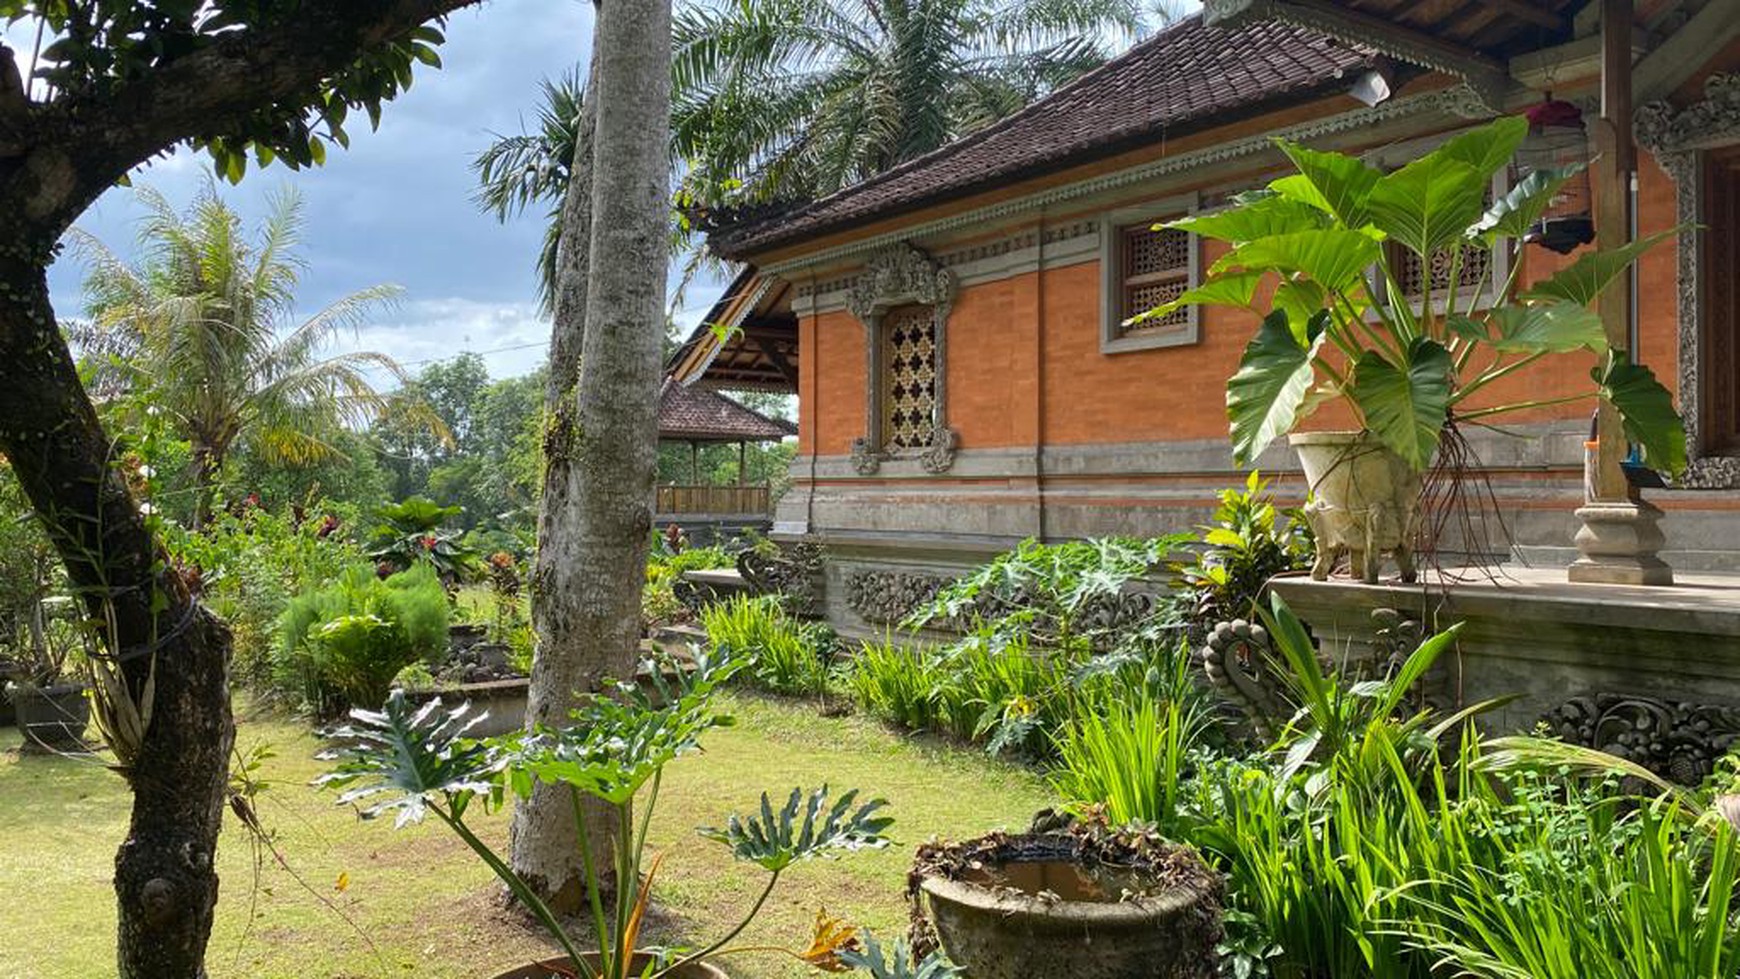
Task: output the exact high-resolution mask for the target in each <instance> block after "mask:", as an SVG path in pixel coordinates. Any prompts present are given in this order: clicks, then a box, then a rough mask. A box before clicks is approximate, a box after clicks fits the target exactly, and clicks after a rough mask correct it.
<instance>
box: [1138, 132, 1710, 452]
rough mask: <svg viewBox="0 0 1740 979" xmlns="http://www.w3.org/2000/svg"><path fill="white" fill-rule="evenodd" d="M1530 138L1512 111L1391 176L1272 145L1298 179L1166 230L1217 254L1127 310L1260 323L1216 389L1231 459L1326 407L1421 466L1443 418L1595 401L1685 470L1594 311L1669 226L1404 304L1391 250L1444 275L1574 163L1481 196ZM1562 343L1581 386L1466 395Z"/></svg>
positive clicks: (1532, 205)
mask: <svg viewBox="0 0 1740 979" xmlns="http://www.w3.org/2000/svg"><path fill="white" fill-rule="evenodd" d="M1527 132H1528V123H1527V121H1526V120H1524V119H1522V118H1520V117H1507V118H1503V119H1499V120H1497V121H1495V122H1492V123H1490V124H1488V125H1485V126H1482V127H1479V128H1477V129H1474V130H1472V131H1470V132H1466V133H1463V134H1461V135H1458V136H1456V137H1453V138H1452V139H1450V140H1448V141H1446V142H1445V143H1443V144H1442V145H1441V146H1439V147H1438V148H1437V149H1435V150H1433V151H1432V152H1430V153H1428V154H1426V155H1425V156H1422V157H1420V158H1419V159H1417V160H1415V161H1414V162H1412V163H1409V164H1408V165H1407V166H1404V167H1402V168H1401V169H1399V170H1396V171H1394V172H1391V173H1384V172H1382V171H1380V170H1377V169H1374V168H1372V167H1371V166H1368V165H1367V164H1366V163H1364V162H1363V161H1361V160H1360V159H1359V158H1357V157H1353V156H1348V155H1344V154H1339V153H1326V152H1319V151H1316V150H1312V149H1308V148H1306V147H1304V146H1300V145H1298V144H1297V143H1291V142H1288V141H1286V140H1284V139H1277V140H1276V145H1278V146H1279V147H1280V148H1281V150H1282V152H1284V153H1286V155H1287V157H1288V158H1289V159H1290V160H1292V162H1293V165H1294V167H1295V169H1296V170H1297V172H1296V173H1293V174H1290V175H1288V176H1285V177H1282V178H1280V179H1278V180H1276V181H1274V182H1273V183H1271V184H1269V185H1268V188H1267V189H1265V190H1261V191H1256V192H1252V193H1247V194H1243V195H1240V196H1239V197H1237V198H1236V199H1235V201H1234V203H1233V205H1232V206H1231V207H1227V208H1225V209H1222V210H1217V211H1213V212H1208V213H1204V214H1200V215H1197V216H1193V217H1189V218H1185V219H1182V220H1178V221H1174V222H1171V223H1170V224H1168V225H1167V227H1169V228H1176V229H1181V230H1184V231H1189V232H1193V233H1195V234H1198V235H1201V236H1202V237H1204V238H1212V239H1215V240H1218V241H1224V242H1227V243H1228V244H1229V245H1230V246H1231V249H1230V250H1229V251H1228V252H1227V253H1226V254H1225V255H1224V256H1222V257H1221V258H1220V259H1219V260H1217V261H1216V262H1215V263H1214V265H1213V266H1212V267H1211V269H1210V270H1209V274H1208V276H1207V277H1206V279H1205V280H1204V281H1203V282H1202V283H1201V284H1200V285H1199V286H1197V287H1195V288H1193V289H1190V290H1188V291H1186V292H1185V293H1184V294H1183V295H1181V296H1179V297H1178V299H1177V300H1176V301H1174V302H1172V303H1169V304H1167V305H1164V306H1161V307H1159V308H1157V309H1155V310H1152V311H1150V312H1148V313H1145V314H1142V316H1139V317H1137V318H1138V319H1144V318H1150V317H1155V316H1164V315H1167V314H1169V313H1171V312H1173V311H1175V310H1177V309H1178V308H1180V307H1183V306H1189V305H1198V306H1209V305H1223V306H1234V307H1239V308H1243V309H1247V310H1250V311H1251V312H1253V313H1255V314H1257V315H1258V316H1260V317H1262V325H1261V326H1259V327H1258V329H1257V333H1256V336H1255V337H1254V338H1252V340H1251V342H1250V344H1249V345H1248V346H1247V347H1246V348H1245V353H1244V356H1243V358H1242V359H1241V360H1240V362H1239V368H1238V371H1237V372H1236V373H1235V374H1234V375H1233V376H1232V378H1231V379H1230V380H1229V381H1228V382H1227V415H1228V417H1229V419H1230V421H1231V428H1232V441H1233V449H1234V454H1235V456H1237V458H1238V460H1239V461H1240V462H1241V463H1247V462H1249V461H1250V460H1251V459H1253V458H1254V457H1255V456H1256V455H1257V454H1258V453H1259V452H1261V451H1262V450H1263V448H1264V447H1266V446H1267V445H1268V444H1269V443H1270V442H1271V441H1273V440H1274V439H1275V438H1277V437H1279V436H1281V435H1284V434H1287V433H1288V432H1290V431H1292V430H1293V429H1294V428H1295V426H1297V425H1298V424H1299V423H1300V422H1301V420H1303V419H1304V418H1305V417H1306V416H1308V415H1309V414H1310V413H1311V412H1312V411H1313V410H1314V409H1315V408H1317V407H1318V406H1319V405H1321V404H1323V403H1324V402H1326V401H1330V400H1334V399H1341V400H1342V401H1344V402H1345V403H1346V404H1347V405H1348V406H1350V407H1351V408H1352V410H1353V413H1354V415H1355V417H1356V418H1357V419H1358V420H1359V423H1360V424H1361V426H1362V427H1363V428H1364V429H1365V430H1367V431H1369V432H1371V433H1372V435H1374V436H1376V437H1377V438H1378V439H1380V440H1381V441H1382V442H1383V444H1384V445H1386V446H1388V447H1389V448H1390V449H1393V450H1394V451H1395V453H1396V454H1397V455H1398V456H1400V457H1401V458H1402V459H1403V460H1405V461H1406V462H1407V463H1408V465H1410V466H1411V467H1413V468H1414V469H1415V470H1416V471H1420V470H1424V469H1426V468H1428V467H1429V466H1430V465H1431V464H1432V460H1433V457H1434V455H1435V454H1436V452H1437V449H1438V444H1439V440H1440V438H1441V437H1442V435H1443V433H1444V432H1445V430H1446V427H1447V426H1450V425H1453V424H1461V423H1476V424H1483V423H1486V421H1487V420H1488V419H1491V418H1493V417H1494V416H1497V415H1502V414H1504V413H1507V412H1516V411H1523V410H1526V409H1531V408H1540V407H1545V406H1548V405H1556V404H1563V403H1568V402H1571V401H1575V400H1583V399H1588V398H1592V397H1595V396H1599V397H1600V398H1603V399H1605V400H1606V401H1607V402H1608V403H1610V404H1612V405H1613V406H1614V407H1615V408H1617V409H1618V412H1619V416H1620V418H1621V419H1622V420H1623V422H1624V426H1625V435H1626V438H1627V439H1629V440H1630V441H1632V442H1635V443H1637V444H1638V445H1640V446H1642V448H1643V451H1644V453H1645V456H1646V458H1647V461H1648V462H1649V464H1650V465H1651V466H1653V467H1654V468H1656V469H1659V470H1663V471H1666V472H1670V473H1674V472H1678V471H1680V470H1681V469H1683V468H1684V467H1685V462H1686V447H1685V427H1684V425H1683V424H1682V423H1681V421H1680V417H1679V415H1678V414H1677V413H1676V412H1675V411H1674V407H1673V399H1672V398H1671V396H1670V395H1669V394H1668V392H1667V390H1666V389H1665V388H1663V387H1662V385H1661V384H1660V383H1659V382H1658V381H1657V380H1656V379H1655V376H1654V375H1653V374H1652V373H1651V372H1650V371H1649V369H1648V368H1647V367H1644V366H1642V365H1640V364H1635V363H1632V362H1631V361H1630V360H1629V359H1628V358H1627V357H1626V355H1625V353H1624V351H1620V350H1616V349H1612V348H1610V347H1609V346H1608V344H1607V340H1606V334H1605V333H1604V331H1603V329H1602V323H1601V318H1600V317H1599V316H1598V315H1597V314H1596V313H1595V312H1594V310H1593V309H1592V308H1591V307H1592V305H1593V304H1594V302H1595V299H1596V297H1597V296H1598V295H1599V294H1600V293H1601V291H1602V289H1603V288H1605V287H1606V285H1607V284H1608V283H1609V282H1611V281H1612V280H1613V278H1614V277H1615V276H1617V275H1619V274H1620V273H1621V272H1623V271H1624V270H1625V269H1626V268H1627V267H1629V266H1630V265H1631V263H1632V262H1633V261H1635V260H1636V259H1637V257H1638V256H1639V255H1641V254H1642V253H1643V252H1644V251H1645V250H1647V249H1649V248H1650V247H1652V246H1653V245H1655V244H1656V243H1657V242H1659V241H1661V240H1662V239H1664V238H1666V237H1669V236H1671V235H1673V234H1674V233H1675V231H1676V230H1677V229H1675V230H1669V231H1664V232H1662V233H1660V234H1656V235H1651V236H1649V237H1647V238H1642V239H1640V240H1638V241H1636V242H1633V243H1632V244H1629V245H1627V246H1625V247H1623V248H1617V249H1610V250H1605V251H1595V250H1591V251H1586V252H1584V253H1583V254H1582V255H1581V256H1580V257H1579V258H1578V259H1577V260H1576V261H1575V262H1573V263H1572V264H1571V265H1570V266H1568V267H1567V268H1565V269H1564V270H1562V271H1560V272H1558V273H1557V274H1555V275H1553V276H1551V277H1550V278H1547V279H1545V280H1543V281H1540V282H1537V283H1535V284H1534V285H1532V286H1529V287H1527V288H1524V289H1521V290H1519V289H1518V286H1517V282H1516V278H1517V272H1518V270H1519V269H1520V268H1521V264H1522V263H1520V262H1516V261H1513V262H1511V263H1510V273H1509V278H1508V279H1507V280H1506V281H1504V282H1494V281H1492V276H1493V275H1494V269H1495V268H1497V264H1498V263H1495V262H1485V263H1484V264H1483V265H1482V266H1481V275H1480V281H1479V282H1478V283H1477V284H1476V287H1475V288H1474V289H1472V290H1468V291H1466V292H1465V291H1464V290H1461V289H1457V288H1455V287H1451V288H1448V289H1439V290H1436V291H1434V289H1433V288H1432V281H1431V278H1432V277H1431V276H1427V277H1426V281H1425V283H1424V289H1423V295H1420V296H1418V297H1406V296H1404V291H1403V289H1402V288H1401V286H1400V282H1401V280H1402V278H1403V277H1402V276H1401V275H1399V274H1398V271H1399V266H1400V264H1401V262H1402V261H1403V260H1404V259H1403V255H1404V254H1405V255H1406V256H1409V259H1410V260H1411V261H1413V262H1417V263H1418V264H1419V266H1420V267H1422V268H1426V269H1432V268H1434V267H1443V266H1447V267H1448V269H1449V276H1448V281H1449V282H1451V283H1456V282H1457V281H1458V280H1459V279H1460V278H1462V275H1461V270H1462V269H1463V267H1464V265H1465V263H1468V262H1469V260H1470V256H1471V255H1473V254H1475V253H1476V251H1477V250H1480V249H1485V250H1492V251H1493V252H1494V253H1496V250H1497V249H1501V248H1508V247H1520V246H1513V245H1512V244H1511V243H1513V242H1519V241H1521V239H1522V237H1523V235H1524V233H1525V232H1526V231H1527V229H1528V228H1529V226H1530V225H1531V224H1533V223H1534V222H1535V221H1536V220H1537V219H1539V218H1540V217H1541V215H1542V214H1544V213H1545V212H1546V210H1547V208H1548V207H1549V206H1550V204H1551V203H1552V201H1553V199H1554V197H1555V196H1556V195H1557V194H1558V193H1559V191H1560V189H1561V188H1562V187H1563V186H1564V184H1565V182H1566V181H1567V180H1569V179H1570V178H1571V177H1573V176H1575V175H1576V173H1577V172H1578V171H1579V170H1580V169H1581V166H1580V165H1578V166H1574V167H1568V168H1563V169H1553V170H1539V171H1535V172H1533V173H1531V174H1529V175H1528V176H1527V177H1525V178H1524V179H1523V180H1521V181H1519V182H1518V183H1517V184H1516V185H1515V187H1513V188H1512V189H1511V190H1510V192H1509V193H1507V194H1505V195H1504V196H1503V197H1502V198H1501V199H1499V200H1497V201H1496V202H1493V203H1492V204H1490V205H1488V203H1487V189H1488V188H1489V187H1490V186H1491V184H1492V180H1493V176H1494V175H1495V174H1496V173H1498V171H1499V170H1501V169H1503V168H1504V167H1506V166H1507V165H1508V164H1509V163H1510V161H1511V158H1512V157H1513V156H1514V155H1515V153H1516V150H1517V148H1518V146H1519V145H1520V144H1521V142H1522V140H1523V137H1524V136H1525V135H1527ZM1386 243H1387V245H1388V246H1390V247H1386ZM1439 263H1442V266H1441V265H1440V264H1439ZM1469 267H1472V266H1469ZM1265 285H1270V286H1273V289H1272V290H1266V289H1264V288H1263V287H1264V286H1265ZM1493 296H1496V299H1494V300H1492V301H1490V302H1489V301H1487V300H1486V299H1480V298H1476V297H1488V298H1490V297H1493ZM1574 351H1589V352H1592V353H1594V354H1596V355H1597V356H1598V358H1599V359H1598V363H1597V365H1596V366H1595V368H1594V370H1593V371H1592V377H1593V380H1594V384H1593V385H1592V386H1591V388H1590V390H1588V391H1586V392H1582V393H1579V394H1576V395H1573V396H1569V397H1554V398H1546V399H1535V400H1524V401H1519V402H1515V403H1506V404H1491V403H1488V402H1487V401H1486V399H1483V398H1482V397H1481V395H1482V394H1483V393H1484V392H1486V390H1487V388H1488V387H1489V386H1490V385H1492V384H1493V383H1495V382H1497V381H1498V380H1500V379H1501V378H1504V377H1508V376H1510V375H1512V374H1515V373H1517V372H1518V371H1522V370H1526V369H1527V368H1528V367H1529V366H1530V365H1531V364H1534V363H1535V362H1537V361H1539V360H1541V359H1542V358H1545V357H1549V356H1552V355H1555V354H1565V353H1571V352H1574Z"/></svg>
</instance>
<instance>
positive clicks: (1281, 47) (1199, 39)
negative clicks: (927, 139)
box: [710, 14, 1377, 258]
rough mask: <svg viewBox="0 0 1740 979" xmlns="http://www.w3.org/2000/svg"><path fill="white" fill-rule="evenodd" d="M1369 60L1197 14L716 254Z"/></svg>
mask: <svg viewBox="0 0 1740 979" xmlns="http://www.w3.org/2000/svg"><path fill="white" fill-rule="evenodd" d="M1376 58H1377V55H1376V53H1375V52H1373V51H1370V50H1368V49H1365V48H1362V47H1357V46H1353V45H1349V44H1346V43H1344V42H1340V41H1336V40H1333V39H1331V38H1330V37H1328V36H1327V35H1324V34H1320V33H1318V32H1316V31H1313V30H1310V29H1308V28H1304V27H1297V26H1294V25H1291V24H1284V23H1278V22H1256V23H1251V24H1248V25H1245V26H1242V27H1219V26H1216V27H1210V26H1208V25H1206V24H1204V23H1203V21H1202V16H1201V15H1200V14H1198V15H1196V16H1193V17H1189V18H1186V19H1184V20H1182V21H1179V22H1178V23H1176V24H1174V25H1172V26H1171V27H1169V28H1167V29H1166V30H1164V31H1162V32H1160V33H1158V34H1156V35H1154V36H1153V37H1151V38H1148V39H1147V40H1145V41H1143V42H1142V43H1140V44H1137V45H1136V46H1135V47H1133V48H1131V49H1130V50H1129V51H1128V52H1126V53H1125V54H1123V55H1122V56H1120V57H1118V58H1116V59H1114V60H1112V61H1110V62H1108V63H1106V64H1105V65H1102V66H1101V67H1099V68H1097V69H1095V70H1093V71H1091V72H1089V73H1088V74H1086V75H1083V76H1082V77H1081V78H1079V79H1077V80H1075V81H1074V82H1072V83H1070V84H1069V85H1067V86H1065V87H1064V88H1062V89H1059V90H1058V91H1056V92H1054V93H1052V94H1051V95H1050V96H1048V97H1046V98H1044V99H1041V100H1039V101H1038V102H1035V103H1033V104H1032V105H1030V106H1028V107H1027V108H1025V109H1023V110H1021V111H1020V112H1018V113H1016V114H1014V115H1012V116H1009V117H1008V118H1006V119H1003V120H1002V121H1000V122H997V123H994V124H993V125H990V126H987V127H986V128H984V129H981V130H979V131H978V132H975V133H972V134H970V135H968V136H965V137H962V138H961V139H958V140H956V141H955V142H953V143H950V144H949V145H947V146H944V147H942V148H941V149H938V150H936V151H934V152H932V153H929V154H927V155H925V156H922V157H919V158H918V159H916V160H912V161H910V162H908V163H905V164H902V165H901V166H899V167H896V168H894V169H892V170H890V171H888V172H887V173H883V174H879V175H877V176H875V177H872V178H870V179H869V180H866V181H864V182H862V183H859V184H855V185H853V186H851V187H847V188H846V189H844V190H841V191H839V192H838V193H835V194H832V195H830V196H828V197H824V198H822V199H821V200H818V201H815V202H813V203H810V204H806V205H801V206H798V207H796V208H794V209H791V210H788V211H786V212H784V213H782V214H778V215H776V216H773V217H768V218H765V219H760V220H756V221H753V222H746V223H742V224H738V225H734V226H727V227H724V228H721V229H719V230H717V231H715V232H714V233H713V235H712V236H711V239H710V240H711V243H712V247H713V250H714V251H715V252H716V253H718V254H721V255H724V256H727V257H731V258H743V257H746V256H748V255H750V254H752V253H754V252H757V251H760V250H763V249H766V248H770V247H774V246H777V245H785V244H791V243H793V242H796V241H801V240H804V239H806V238H810V237H815V236H817V235H820V234H823V233H826V232H829V231H834V230H839V229H841V228H843V227H845V226H849V225H851V224H854V223H858V222H862V221H864V220H866V219H870V218H881V217H887V216H889V215H891V214H896V213H899V212H901V211H905V210H911V209H913V208H916V207H921V206H923V205H925V204H928V203H932V202H935V201H937V200H939V199H946V198H950V197H958V196H961V195H963V194H965V193H969V192H972V191H976V190H983V189H988V188H990V187H994V186H998V185H1006V184H1008V183H1009V182H1010V181H1011V180H1012V179H1016V178H1024V177H1030V176H1034V175H1037V174H1039V173H1044V172H1047V171H1049V170H1055V169H1059V168H1061V167H1064V166H1070V165H1075V164H1079V163H1084V162H1087V161H1089V160H1091V159H1094V158H1096V157H1100V156H1108V155H1111V154H1114V153H1118V152H1122V151H1124V150H1127V149H1131V148H1133V147H1136V146H1140V145H1142V144H1143V143H1146V142H1151V141H1153V140H1154V139H1156V138H1160V137H1162V136H1168V135H1169V136H1177V135H1180V134H1181V133H1184V132H1188V131H1190V130H1192V129H1200V128H1206V127H1209V126H1213V125H1218V124H1221V123H1225V122H1228V121H1232V120H1233V119H1236V118H1239V117H1240V116H1241V115H1244V114H1250V113H1251V112H1252V111H1255V110H1259V109H1262V108H1268V107H1270V104H1271V103H1275V102H1278V101H1283V100H1287V99H1289V98H1302V97H1306V96H1309V95H1314V94H1316V93H1318V92H1319V91H1321V90H1323V89H1325V88H1328V87H1332V86H1342V85H1345V84H1347V82H1345V81H1343V80H1342V79H1343V77H1344V76H1345V75H1347V74H1348V73H1349V72H1352V71H1356V70H1363V69H1364V68H1366V67H1369V66H1371V65H1373V64H1374V63H1375V62H1376Z"/></svg>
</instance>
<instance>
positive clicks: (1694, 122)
mask: <svg viewBox="0 0 1740 979" xmlns="http://www.w3.org/2000/svg"><path fill="white" fill-rule="evenodd" d="M1632 128H1633V131H1634V132H1635V134H1636V136H1637V142H1638V143H1639V145H1641V146H1643V147H1644V148H1645V149H1647V150H1649V151H1650V152H1651V153H1652V154H1653V155H1654V156H1655V158H1656V161H1657V162H1658V163H1660V164H1661V166H1662V168H1663V169H1664V170H1666V171H1667V173H1668V176H1669V177H1671V178H1673V182H1674V188H1675V197H1676V199H1677V201H1678V203H1679V207H1678V212H1679V214H1678V218H1679V226H1680V233H1679V237H1678V249H1677V250H1678V252H1679V276H1678V280H1679V281H1678V283H1677V284H1678V287H1679V294H1678V297H1677V298H1678V306H1679V344H1678V348H1679V361H1680V362H1679V376H1680V383H1679V400H1680V414H1681V416H1682V417H1684V419H1685V423H1686V454H1687V461H1688V466H1687V469H1686V471H1685V473H1683V474H1682V475H1680V476H1679V477H1678V478H1676V479H1675V480H1674V485H1675V486H1677V487H1682V488H1686V489H1734V488H1737V487H1740V458H1735V457H1732V456H1708V455H1705V454H1704V452H1703V447H1704V445H1705V439H1704V433H1703V432H1702V431H1701V428H1702V426H1703V412H1702V410H1701V407H1700V402H1701V401H1702V391H1701V389H1700V384H1699V377H1700V375H1701V373H1702V372H1703V370H1704V363H1703V360H1704V350H1703V343H1702V342H1701V339H1700V334H1701V332H1702V331H1701V329H1700V328H1701V326H1702V321H1703V295H1704V290H1703V275H1704V269H1703V268H1702V267H1701V265H1700V253H1701V252H1702V251H1703V249H1701V248H1699V247H1698V223H1699V222H1700V221H1701V220H1703V218H1704V201H1703V197H1704V181H1703V173H1702V166H1701V163H1700V159H1699V151H1700V150H1703V149H1707V148H1709V147H1714V146H1721V145H1725V144H1730V143H1734V142H1740V72H1718V73H1717V74H1714V75H1711V76H1710V77H1709V78H1708V79H1706V80H1705V82H1704V99H1703V101H1701V102H1698V103H1696V104H1693V105H1690V106H1687V107H1686V108H1685V109H1683V110H1678V109H1675V108H1674V106H1673V104H1672V103H1669V102H1651V103H1649V104H1647V105H1645V106H1643V107H1641V108H1639V109H1638V110H1637V113H1636V115H1635V116H1634V118H1633V127H1632ZM1714 271H1715V273H1716V274H1721V275H1726V274H1729V270H1726V269H1720V270H1714ZM1711 369H1719V368H1714V367H1712V368H1711Z"/></svg>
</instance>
